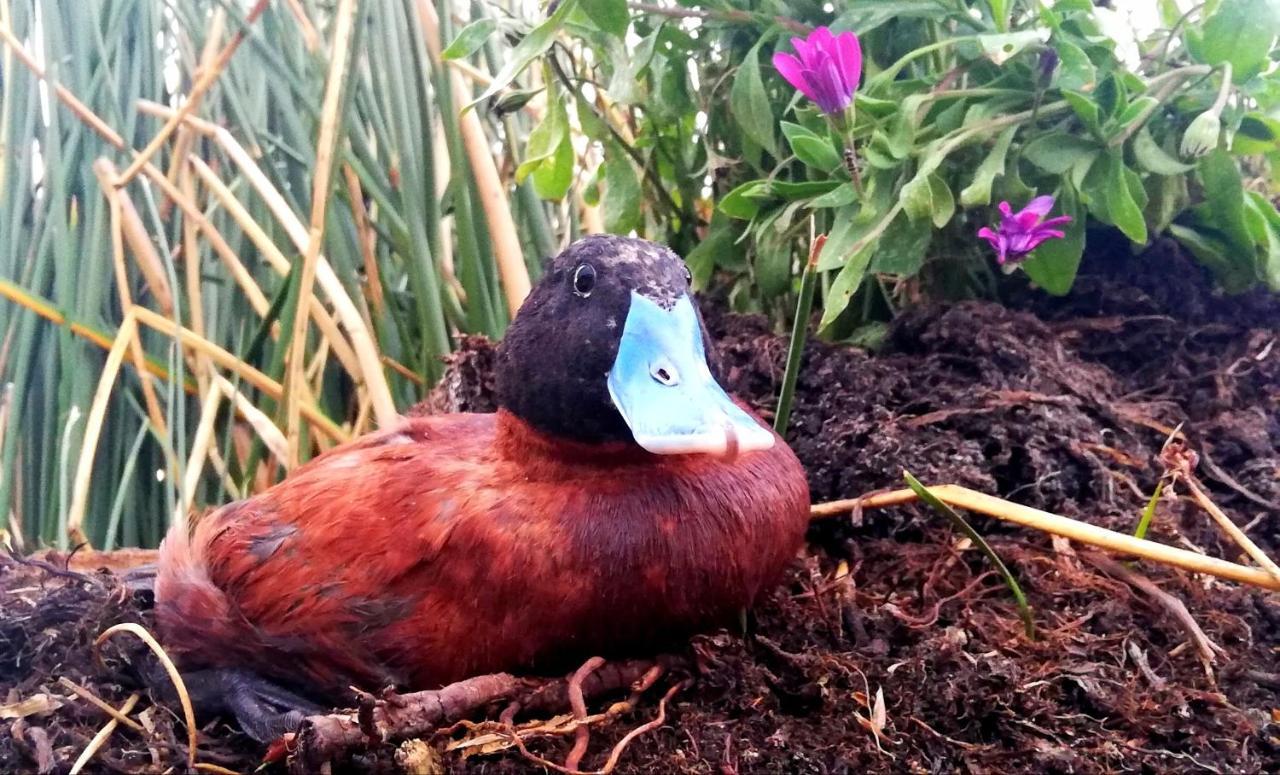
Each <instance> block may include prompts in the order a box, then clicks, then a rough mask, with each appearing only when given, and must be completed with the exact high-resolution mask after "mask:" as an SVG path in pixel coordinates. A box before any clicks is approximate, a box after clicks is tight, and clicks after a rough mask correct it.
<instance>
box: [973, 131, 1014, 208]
mask: <svg viewBox="0 0 1280 775" xmlns="http://www.w3.org/2000/svg"><path fill="white" fill-rule="evenodd" d="M1017 133H1018V127H1016V126H1011V127H1009V128H1008V129H1006V130H1004V131H1003V132H1001V133H1000V136H999V137H997V138H996V142H995V145H993V146H991V151H990V152H989V153H988V154H987V158H985V159H983V160H982V164H979V165H978V169H977V170H976V171H975V172H974V174H973V181H972V182H971V183H970V184H969V185H967V186H965V187H964V190H962V191H961V192H960V204H962V205H964V206H965V207H974V206H977V205H989V204H991V184H992V183H994V182H995V179H996V176H997V175H1003V174H1004V165H1005V159H1006V158H1007V157H1008V155H1009V145H1010V144H1011V143H1012V142H1013V136H1014V135H1015V134H1017Z"/></svg>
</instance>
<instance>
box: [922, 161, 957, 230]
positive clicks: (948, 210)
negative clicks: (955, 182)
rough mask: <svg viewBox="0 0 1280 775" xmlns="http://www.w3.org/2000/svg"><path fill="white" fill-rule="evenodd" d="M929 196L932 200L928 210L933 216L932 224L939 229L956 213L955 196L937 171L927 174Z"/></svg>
mask: <svg viewBox="0 0 1280 775" xmlns="http://www.w3.org/2000/svg"><path fill="white" fill-rule="evenodd" d="M929 198H930V199H931V200H933V205H932V207H931V208H930V210H929V212H930V214H931V215H932V216H933V225H934V227H935V228H938V229H941V228H942V227H943V226H946V225H947V223H948V222H950V221H951V216H953V215H955V214H956V198H955V196H953V195H952V193H951V186H949V185H947V181H945V180H943V179H942V177H941V176H940V175H938V174H937V173H934V174H932V175H930V176H929Z"/></svg>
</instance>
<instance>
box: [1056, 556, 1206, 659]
mask: <svg viewBox="0 0 1280 775" xmlns="http://www.w3.org/2000/svg"><path fill="white" fill-rule="evenodd" d="M1081 556H1082V557H1083V558H1084V559H1085V560H1086V561H1087V562H1089V563H1090V564H1091V565H1093V566H1094V567H1095V568H1097V569H1098V570H1100V571H1102V572H1103V573H1105V574H1107V575H1108V576H1111V577H1112V578H1115V579H1119V580H1120V581H1124V582H1126V583H1127V584H1129V585H1130V586H1132V587H1134V588H1136V589H1139V590H1141V591H1142V592H1144V593H1146V595H1147V596H1148V597H1150V598H1151V599H1152V600H1154V601H1155V602H1156V603H1158V604H1160V606H1161V607H1163V608H1164V609H1165V610H1167V611H1168V612H1169V613H1170V614H1172V615H1173V618H1174V619H1175V620H1177V622H1178V624H1180V625H1182V629H1184V630H1186V632H1187V635H1188V636H1190V638H1191V642H1192V643H1194V644H1195V647H1196V651H1198V652H1199V653H1200V659H1201V661H1202V662H1204V664H1205V669H1206V670H1208V669H1209V666H1210V665H1211V664H1212V663H1213V661H1214V659H1215V658H1216V657H1217V656H1219V655H1221V654H1225V653H1226V651H1225V650H1224V649H1223V648H1222V647H1221V646H1219V645H1218V644H1216V643H1214V642H1213V641H1212V640H1210V639H1209V636H1208V635H1206V634H1205V632H1204V630H1202V629H1200V625H1199V624H1197V623H1196V620H1195V619H1193V618H1192V617H1191V612H1190V611H1188V610H1187V606H1186V604H1185V603H1183V602H1182V601H1181V600H1179V599H1178V598H1176V597H1174V596H1173V595H1171V594H1169V593H1168V592H1165V591H1164V590H1163V589H1161V588H1160V587H1158V586H1156V584H1155V582H1154V581H1152V580H1151V579H1149V578H1147V577H1146V576H1143V575H1142V574H1141V573H1138V572H1137V571H1135V570H1133V569H1131V568H1128V567H1125V565H1123V564H1122V563H1118V562H1116V561H1115V560H1112V559H1111V558H1109V557H1103V556H1102V555H1100V554H1094V553H1092V552H1090V553H1087V554H1082V555H1081Z"/></svg>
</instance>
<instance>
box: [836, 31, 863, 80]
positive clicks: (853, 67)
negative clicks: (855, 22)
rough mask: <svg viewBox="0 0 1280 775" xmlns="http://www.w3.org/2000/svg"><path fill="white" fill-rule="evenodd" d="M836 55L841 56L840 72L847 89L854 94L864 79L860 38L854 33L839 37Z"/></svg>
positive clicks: (843, 33)
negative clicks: (859, 82)
mask: <svg viewBox="0 0 1280 775" xmlns="http://www.w3.org/2000/svg"><path fill="white" fill-rule="evenodd" d="M836 53H837V54H838V55H839V56H838V58H839V60H840V72H841V74H843V75H844V77H845V83H844V85H845V88H847V89H848V90H849V91H850V92H851V93H852V92H853V91H854V90H855V89H857V88H858V81H860V80H861V79H862V44H860V43H859V42H858V36H857V35H854V34H853V33H852V32H842V33H840V34H839V35H837V36H836Z"/></svg>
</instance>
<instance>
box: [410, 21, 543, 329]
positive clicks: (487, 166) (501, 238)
mask: <svg viewBox="0 0 1280 775" xmlns="http://www.w3.org/2000/svg"><path fill="white" fill-rule="evenodd" d="M417 5H418V18H419V21H420V23H421V24H422V31H423V37H424V38H425V39H426V42H427V49H428V52H429V53H430V55H431V60H432V62H433V63H434V64H435V65H436V66H437V67H439V66H440V51H441V46H440V19H439V17H438V16H437V15H436V9H435V7H433V6H432V4H431V3H429V2H427V0H417ZM448 72H449V77H450V78H451V79H452V83H451V85H452V87H453V88H452V91H453V102H454V109H455V111H457V112H458V124H459V130H460V131H461V133H462V144H463V146H464V148H465V150H466V152H467V159H468V161H470V163H471V172H472V174H473V175H474V176H475V182H476V194H477V195H478V197H479V199H480V204H481V205H482V206H483V207H484V216H485V221H486V223H488V225H489V235H490V238H491V240H492V245H493V256H494V260H495V261H497V264H498V275H499V277H500V278H501V279H502V290H503V292H504V294H505V295H506V298H507V311H508V312H509V313H510V314H511V317H515V315H516V311H517V310H519V309H520V305H521V304H522V303H523V302H524V300H525V297H526V296H528V295H529V290H530V289H531V287H532V286H531V285H530V282H529V269H528V267H527V266H525V263H524V252H523V250H522V249H521V248H520V238H519V236H518V235H519V232H518V231H517V229H516V224H515V219H514V218H513V217H512V215H511V203H510V201H508V199H507V189H506V185H505V184H504V183H503V182H502V177H501V176H500V175H499V174H498V166H497V163H496V162H494V160H493V154H492V153H490V152H489V138H488V136H487V135H486V134H485V131H484V126H483V125H481V123H480V117H479V116H478V115H477V114H476V111H474V110H464V109H463V106H465V105H466V103H467V102H468V100H465V99H463V96H462V95H464V94H471V90H470V89H469V88H468V87H467V84H466V83H465V82H464V81H463V80H462V75H461V74H460V73H459V72H458V71H457V70H455V69H452V68H450V69H449V71H448Z"/></svg>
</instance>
